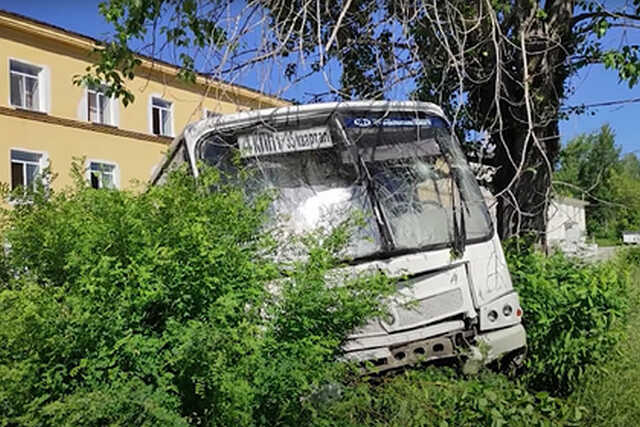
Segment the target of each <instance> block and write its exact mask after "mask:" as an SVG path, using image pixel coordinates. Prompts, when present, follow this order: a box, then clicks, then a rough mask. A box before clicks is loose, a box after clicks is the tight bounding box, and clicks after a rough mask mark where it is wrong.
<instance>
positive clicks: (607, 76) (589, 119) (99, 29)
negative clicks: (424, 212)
mask: <svg viewBox="0 0 640 427" xmlns="http://www.w3.org/2000/svg"><path fill="white" fill-rule="evenodd" d="M98 3H99V0H0V8H1V9H5V10H8V11H11V12H16V13H20V14H23V15H26V16H30V17H32V18H35V19H38V20H41V21H45V22H49V23H52V24H54V25H58V26H60V27H64V28H68V29H69V30H72V31H76V32H79V33H82V34H86V35H89V36H92V37H95V38H103V37H104V36H106V35H107V34H108V32H109V29H110V28H109V26H108V25H107V23H106V22H105V21H104V19H103V18H102V16H101V15H100V14H99V12H98ZM618 41H619V34H616V37H615V38H611V39H610V40H608V41H607V42H608V43H609V44H615V43H617V42H618ZM631 42H633V43H635V44H640V37H639V36H638V35H637V34H636V35H634V36H633V39H632V40H631ZM237 83H241V84H245V85H249V86H254V85H253V84H252V81H251V80H247V81H237ZM572 83H573V85H574V86H575V88H576V91H575V94H574V95H572V96H571V97H570V98H569V100H568V102H567V103H568V104H569V105H580V104H593V103H599V102H604V101H612V100H620V99H629V98H639V97H640V85H639V86H636V87H635V88H633V89H629V88H628V87H627V85H626V84H624V83H623V84H619V83H618V76H617V74H616V73H615V72H612V71H609V70H605V69H604V67H602V66H592V67H589V68H588V69H585V70H584V71H583V72H581V73H580V74H579V75H577V76H575V77H574V78H573V82H572ZM254 87H255V86H254ZM258 89H263V90H266V91H269V88H268V87H261V88H258ZM303 90H304V89H303V88H301V89H300V91H303ZM287 96H288V97H292V98H298V99H299V98H303V97H304V93H296V92H295V91H290V92H287ZM592 111H594V112H595V113H596V114H595V115H591V114H583V115H578V116H572V117H571V118H570V119H569V120H565V121H563V122H562V123H561V126H560V132H561V136H562V141H563V142H566V141H567V140H568V139H570V138H572V137H574V136H576V135H577V134H580V133H583V132H592V131H594V130H597V129H598V128H599V127H600V126H602V125H603V124H604V123H609V124H610V125H611V127H612V128H613V129H614V131H615V133H616V142H617V143H618V144H620V145H621V146H622V148H623V151H624V152H629V151H636V150H638V151H640V103H635V104H625V105H619V106H614V107H603V108H599V109H597V110H592Z"/></svg>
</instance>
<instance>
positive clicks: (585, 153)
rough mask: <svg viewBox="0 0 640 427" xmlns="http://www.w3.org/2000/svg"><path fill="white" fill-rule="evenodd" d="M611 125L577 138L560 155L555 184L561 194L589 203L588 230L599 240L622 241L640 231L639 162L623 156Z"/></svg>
mask: <svg viewBox="0 0 640 427" xmlns="http://www.w3.org/2000/svg"><path fill="white" fill-rule="evenodd" d="M620 151H621V150H620V147H619V146H617V145H616V143H615V135H614V133H613V132H612V130H611V128H610V127H609V126H608V125H604V126H602V128H601V129H600V131H598V132H593V133H591V134H583V135H579V136H577V137H575V138H574V139H572V140H571V141H569V143H568V144H567V145H566V146H565V147H564V148H563V149H562V151H561V152H560V155H559V156H558V163H557V165H556V171H555V172H554V177H553V179H554V183H555V184H556V186H555V188H556V190H557V192H558V193H560V194H564V195H568V196H571V197H576V198H579V199H583V200H587V201H588V202H589V203H590V205H589V207H588V208H587V230H588V232H589V233H590V234H592V235H594V236H596V237H604V238H609V239H619V238H620V235H621V233H622V231H625V230H629V229H631V230H636V229H640V160H638V158H637V157H636V155H635V154H634V153H627V154H625V155H624V156H621V153H620Z"/></svg>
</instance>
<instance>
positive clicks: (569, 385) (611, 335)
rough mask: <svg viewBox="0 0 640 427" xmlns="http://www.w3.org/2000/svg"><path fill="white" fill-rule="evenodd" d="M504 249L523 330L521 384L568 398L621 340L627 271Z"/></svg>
mask: <svg viewBox="0 0 640 427" xmlns="http://www.w3.org/2000/svg"><path fill="white" fill-rule="evenodd" d="M505 248H506V255H507V259H508V263H509V269H510V271H511V275H512V277H513V281H514V286H515V288H516V289H517V290H518V293H519V295H520V303H521V305H522V307H523V310H524V317H523V323H524V326H525V328H526V330H527V341H528V347H529V349H528V355H527V359H526V371H525V373H524V378H523V379H524V380H525V381H526V382H527V383H528V384H529V386H530V387H533V388H534V389H536V390H548V391H549V392H551V393H553V394H555V395H567V394H569V393H571V392H572V391H573V390H574V389H575V387H576V386H577V385H578V384H579V380H580V378H581V377H582V376H583V374H584V372H585V369H586V368H588V367H590V366H601V365H602V364H603V363H604V362H606V361H607V359H608V358H609V357H610V355H611V351H612V350H613V349H614V347H615V345H616V343H617V342H618V341H619V340H620V338H621V337H622V336H623V326H624V316H625V313H626V311H627V309H628V300H629V296H628V281H629V269H628V268H626V267H625V266H624V265H622V264H621V262H620V260H613V261H610V262H604V263H597V264H583V263H581V262H580V261H578V260H576V259H571V258H568V257H566V256H564V255H562V254H561V253H554V254H553V255H551V256H545V255H543V254H542V253H539V252H537V251H534V250H533V249H532V248H531V246H527V245H526V244H523V243H522V242H518V241H515V242H510V243H508V244H507V245H505Z"/></svg>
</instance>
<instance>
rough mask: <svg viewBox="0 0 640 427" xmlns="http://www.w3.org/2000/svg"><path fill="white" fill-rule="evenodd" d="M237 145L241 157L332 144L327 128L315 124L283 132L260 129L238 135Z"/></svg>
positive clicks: (302, 149)
mask: <svg viewBox="0 0 640 427" xmlns="http://www.w3.org/2000/svg"><path fill="white" fill-rule="evenodd" d="M238 146H239V148H240V153H241V156H242V157H255V156H266V155H269V154H283V153H292V152H295V151H306V150H316V149H318V148H327V147H331V146H333V143H332V141H331V134H330V133H329V128H327V127H326V126H316V127H312V128H309V129H296V130H288V131H283V132H271V131H267V130H260V131H258V132H256V133H250V134H245V135H238Z"/></svg>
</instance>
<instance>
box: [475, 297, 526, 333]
mask: <svg viewBox="0 0 640 427" xmlns="http://www.w3.org/2000/svg"><path fill="white" fill-rule="evenodd" d="M521 316H522V309H521V308H520V302H519V300H518V294H517V293H516V292H511V293H509V294H507V295H503V296H502V297H500V298H498V299H496V300H494V301H491V302H489V303H487V304H485V305H483V306H481V307H480V330H481V331H486V330H490V329H498V328H504V327H507V326H512V325H515V324H517V323H520V321H521Z"/></svg>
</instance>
